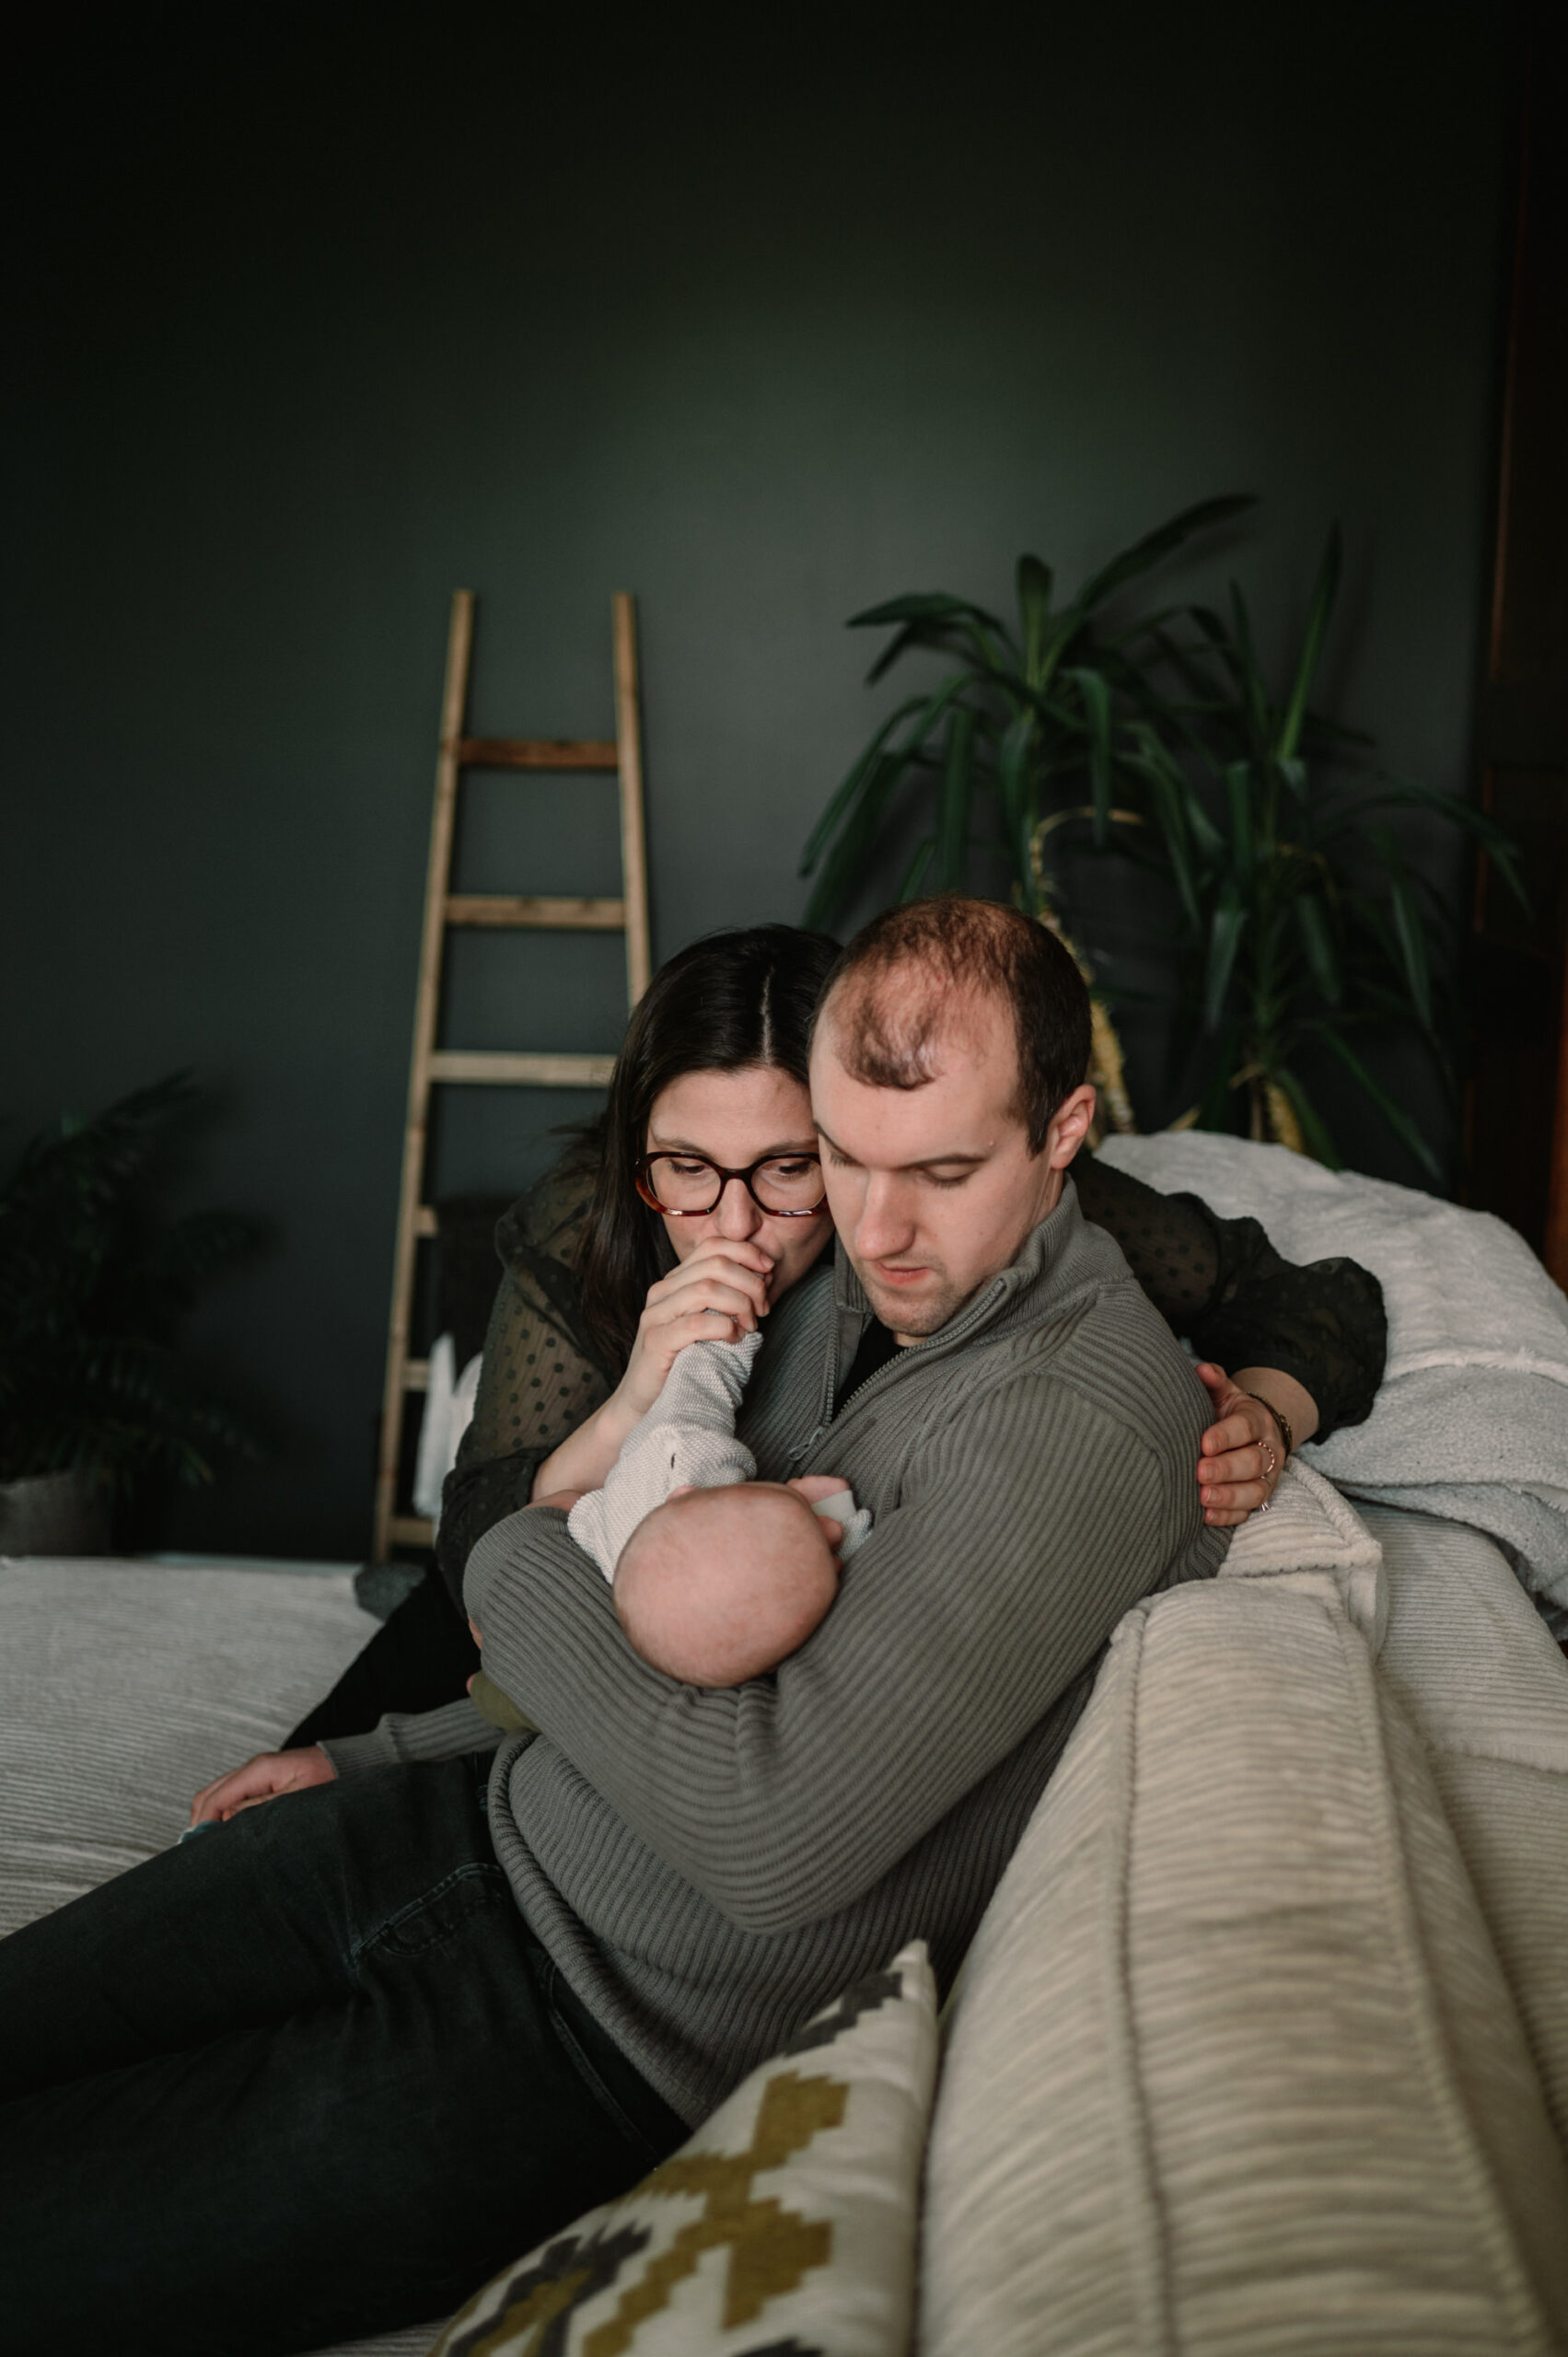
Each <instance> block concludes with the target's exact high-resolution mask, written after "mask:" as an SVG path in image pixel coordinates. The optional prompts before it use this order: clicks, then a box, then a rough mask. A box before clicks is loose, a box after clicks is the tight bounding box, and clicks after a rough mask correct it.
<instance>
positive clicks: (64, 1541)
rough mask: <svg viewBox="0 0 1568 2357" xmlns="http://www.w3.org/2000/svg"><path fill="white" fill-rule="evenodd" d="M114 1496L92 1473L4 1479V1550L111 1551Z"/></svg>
mask: <svg viewBox="0 0 1568 2357" xmlns="http://www.w3.org/2000/svg"><path fill="white" fill-rule="evenodd" d="M112 1547H113V1538H112V1534H111V1532H110V1515H109V1501H108V1499H107V1498H106V1497H105V1496H104V1494H103V1492H102V1490H101V1489H100V1488H99V1484H98V1483H97V1482H96V1481H94V1480H93V1479H92V1476H91V1475H90V1474H87V1473H34V1474H31V1475H29V1477H28V1479H27V1480H22V1481H0V1555H107V1554H109V1553H110V1551H111V1550H112Z"/></svg>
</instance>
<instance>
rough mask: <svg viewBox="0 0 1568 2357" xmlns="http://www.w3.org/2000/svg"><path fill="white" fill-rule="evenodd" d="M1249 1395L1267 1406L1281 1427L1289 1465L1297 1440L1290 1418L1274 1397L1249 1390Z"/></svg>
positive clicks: (1260, 1404) (1285, 1459)
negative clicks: (1277, 1406) (1276, 1405)
mask: <svg viewBox="0 0 1568 2357" xmlns="http://www.w3.org/2000/svg"><path fill="white" fill-rule="evenodd" d="M1247 1397H1248V1398H1249V1399H1256V1401H1257V1402H1258V1405H1259V1407H1260V1408H1267V1410H1268V1411H1269V1413H1270V1415H1271V1416H1272V1418H1273V1420H1274V1422H1275V1423H1276V1424H1278V1426H1279V1428H1280V1438H1281V1439H1282V1440H1283V1443H1284V1445H1285V1456H1284V1461H1285V1463H1286V1464H1287V1465H1288V1464H1289V1463H1290V1459H1291V1451H1292V1450H1293V1449H1294V1448H1295V1440H1294V1438H1293V1437H1292V1434H1291V1429H1290V1420H1289V1418H1288V1417H1287V1416H1286V1415H1285V1414H1284V1412H1283V1410H1282V1409H1279V1408H1276V1407H1275V1405H1274V1403H1273V1401H1272V1399H1264V1397H1263V1395H1262V1393H1261V1392H1260V1391H1249V1393H1248V1394H1247Z"/></svg>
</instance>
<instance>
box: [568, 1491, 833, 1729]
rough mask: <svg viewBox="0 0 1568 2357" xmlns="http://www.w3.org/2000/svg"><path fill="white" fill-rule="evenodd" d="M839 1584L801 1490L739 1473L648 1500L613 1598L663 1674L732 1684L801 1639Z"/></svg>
mask: <svg viewBox="0 0 1568 2357" xmlns="http://www.w3.org/2000/svg"><path fill="white" fill-rule="evenodd" d="M838 1585H839V1567H838V1564H837V1562H835V1560H834V1557H833V1550H832V1549H831V1547H830V1545H829V1543H828V1538H827V1534H826V1532H825V1531H824V1530H823V1527H822V1525H821V1522H820V1520H819V1518H818V1516H817V1515H814V1514H813V1513H812V1511H811V1509H810V1507H809V1506H808V1505H807V1503H806V1501H805V1499H804V1498H803V1497H801V1496H800V1494H799V1492H797V1491H795V1490H789V1489H785V1488H784V1487H783V1486H782V1485H781V1484H780V1483H778V1482H775V1481H747V1482H739V1483H736V1484H734V1485H733V1486H731V1487H729V1488H727V1489H722V1490H686V1491H683V1492H681V1493H680V1494H679V1496H677V1497H673V1498H667V1499H666V1501H665V1503H664V1504H663V1505H661V1506H656V1507H655V1509H654V1511H653V1513H652V1514H650V1515H646V1516H645V1519H644V1520H643V1521H642V1522H640V1523H639V1524H638V1525H637V1527H636V1529H635V1530H634V1531H633V1533H632V1536H631V1538H629V1539H628V1540H627V1542H626V1545H625V1546H624V1548H623V1549H622V1550H621V1561H620V1562H619V1563H618V1564H617V1565H616V1567H615V1608H616V1611H617V1612H618V1613H619V1614H620V1616H621V1627H622V1628H623V1629H624V1630H625V1631H626V1634H627V1636H628V1637H629V1638H630V1639H631V1641H632V1643H633V1646H634V1648H635V1649H636V1651H637V1652H638V1653H640V1654H641V1655H642V1656H643V1659H644V1660H645V1661H646V1662H650V1663H651V1664H652V1665H653V1666H654V1668H655V1669H661V1670H663V1671H664V1673H665V1675H666V1677H667V1678H679V1679H681V1680H682V1682H683V1683H684V1684H686V1685H688V1686H739V1685H742V1684H743V1683H744V1682H745V1680H746V1679H747V1678H761V1676H762V1674H763V1673H764V1671H766V1670H770V1669H773V1668H776V1667H777V1666H778V1664H779V1663H780V1662H781V1661H783V1660H784V1656H785V1655H787V1654H792V1653H794V1652H795V1650H796V1647H797V1646H799V1645H803V1644H804V1643H805V1642H806V1640H807V1637H808V1636H809V1635H810V1634H811V1631H812V1630H813V1629H815V1628H816V1626H817V1624H818V1622H819V1620H821V1619H822V1617H823V1615H824V1613H825V1612H826V1611H827V1609H828V1607H829V1606H830V1604H831V1603H832V1600H833V1598H834V1596H835V1595H836V1594H837V1593H838Z"/></svg>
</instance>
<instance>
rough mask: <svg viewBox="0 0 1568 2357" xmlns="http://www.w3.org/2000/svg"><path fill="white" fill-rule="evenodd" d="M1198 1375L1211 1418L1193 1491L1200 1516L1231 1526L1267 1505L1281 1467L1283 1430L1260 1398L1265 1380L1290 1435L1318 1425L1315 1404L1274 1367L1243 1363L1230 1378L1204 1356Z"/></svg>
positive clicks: (1304, 1435)
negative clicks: (1199, 1504) (1210, 1405)
mask: <svg viewBox="0 0 1568 2357" xmlns="http://www.w3.org/2000/svg"><path fill="white" fill-rule="evenodd" d="M1198 1379H1199V1381H1200V1382H1201V1383H1202V1386H1203V1387H1204V1389H1205V1390H1206V1391H1207V1392H1208V1394H1209V1397H1210V1399H1212V1400H1213V1401H1214V1418H1215V1421H1214V1422H1213V1423H1212V1424H1211V1425H1210V1426H1209V1429H1208V1431H1207V1432H1206V1433H1205V1434H1203V1437H1202V1440H1201V1441H1200V1442H1199V1444H1198V1450H1199V1455H1198V1490H1199V1494H1200V1496H1201V1497H1202V1501H1203V1520H1204V1521H1205V1522H1207V1523H1212V1524H1214V1526H1215V1527H1216V1528H1220V1529H1226V1528H1232V1527H1235V1526H1236V1525H1237V1524H1238V1523H1243V1522H1245V1521H1246V1520H1247V1517H1248V1515H1249V1514H1253V1513H1256V1511H1257V1510H1258V1508H1259V1507H1260V1506H1263V1505H1266V1504H1268V1502H1269V1500H1270V1499H1271V1498H1272V1496H1273V1494H1274V1492H1275V1491H1276V1490H1277V1489H1278V1487H1279V1485H1280V1476H1281V1475H1282V1474H1283V1471H1284V1469H1285V1457H1286V1456H1287V1454H1288V1451H1287V1450H1286V1447H1285V1441H1284V1434H1283V1430H1282V1429H1281V1426H1280V1424H1279V1422H1278V1421H1277V1419H1276V1418H1275V1416H1274V1415H1273V1413H1272V1411H1271V1410H1270V1409H1269V1408H1268V1407H1267V1406H1265V1404H1264V1402H1263V1401H1262V1399H1259V1398H1257V1397H1256V1396H1255V1395H1256V1393H1257V1391H1258V1389H1259V1387H1260V1386H1262V1385H1264V1384H1267V1386H1268V1387H1269V1388H1270V1390H1271V1391H1272V1392H1274V1393H1275V1394H1277V1395H1278V1397H1279V1402H1280V1407H1281V1409H1282V1410H1283V1412H1284V1414H1285V1415H1287V1416H1288V1417H1289V1419H1290V1425H1291V1433H1292V1437H1293V1438H1294V1439H1295V1441H1297V1442H1300V1441H1304V1440H1310V1438H1311V1436H1312V1434H1314V1433H1315V1432H1316V1431H1317V1429H1318V1407H1317V1402H1316V1401H1315V1400H1314V1399H1313V1398H1312V1395H1311V1394H1310V1392H1308V1391H1306V1390H1304V1389H1303V1387H1302V1386H1301V1385H1300V1384H1299V1383H1297V1382H1295V1380H1294V1378H1293V1377H1292V1376H1288V1375H1282V1374H1281V1373H1280V1372H1279V1370H1278V1369H1277V1368H1272V1367H1246V1368H1244V1369H1243V1370H1242V1373H1241V1375H1240V1376H1237V1377H1236V1378H1235V1379H1234V1380H1233V1379H1232V1377H1231V1376H1228V1375H1226V1373H1225V1369H1224V1367H1223V1366H1215V1365H1214V1363H1213V1362H1212V1361H1211V1360H1203V1361H1202V1362H1201V1363H1200V1364H1199V1367H1198Z"/></svg>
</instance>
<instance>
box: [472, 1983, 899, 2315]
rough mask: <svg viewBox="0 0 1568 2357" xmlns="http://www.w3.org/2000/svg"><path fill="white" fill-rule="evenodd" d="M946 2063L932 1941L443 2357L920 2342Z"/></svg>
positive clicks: (805, 2041)
mask: <svg viewBox="0 0 1568 2357" xmlns="http://www.w3.org/2000/svg"><path fill="white" fill-rule="evenodd" d="M935 2061H936V1992H935V1985H934V1983H933V1980H932V1975H931V1968H930V1965H929V1963H928V1962H927V1960H926V1954H925V1945H924V1942H923V1941H920V1940H916V1941H914V1942H912V1944H911V1945H910V1946H908V1947H906V1948H904V1949H903V1950H902V1951H901V1952H900V1954H899V1955H898V1956H895V1957H894V1959H893V1961H892V1963H891V1964H890V1965H889V1967H888V1968H887V1970H886V1971H884V1972H879V1973H875V1974H873V1975H871V1976H870V1978H869V1979H867V1980H862V1981H860V1982H857V1984H856V1985H855V1986H854V1988H853V1989H850V1990H848V1991H845V1993H844V1994H843V1995H842V1997H840V1998H839V1999H838V2000H837V2001H836V2003H833V2004H831V2005H830V2006H828V2007H826V2008H825V2009H824V2011H823V2012H822V2013H820V2014H817V2015H816V2016H815V2017H814V2018H813V2019H812V2020H811V2021H810V2022H808V2023H807V2025H806V2026H805V2027H804V2028H803V2029H801V2030H799V2031H797V2033H796V2036H795V2037H794V2038H791V2040H790V2041H789V2044H788V2045H787V2046H786V2047H785V2048H784V2051H783V2052H782V2053H781V2054H777V2055H775V2056H774V2057H773V2058H772V2061H768V2062H764V2063H763V2064H761V2066H760V2068H759V2069H757V2070H755V2071H753V2072H752V2073H751V2074H750V2076H749V2078H747V2079H744V2080H742V2082H741V2084H740V2085H739V2086H738V2087H737V2088H736V2090H735V2092H734V2094H733V2095H732V2096H729V2097H728V2099H727V2100H726V2102H725V2103H723V2104H721V2105H720V2107H719V2108H718V2110H717V2111H715V2112H714V2115H713V2117H712V2118H711V2119H707V2120H705V2121H704V2122H703V2126H702V2127H701V2128H700V2129H699V2130H698V2131H697V2132H696V2134H695V2135H694V2136H693V2137H692V2138H691V2142H689V2143H687V2144H684V2145H683V2146H682V2147H681V2149H680V2151H679V2153H676V2154H672V2155H671V2157H670V2158H669V2159H668V2161H666V2162H665V2163H664V2164H663V2165H662V2166H661V2167H659V2168H657V2169H656V2170H655V2171H654V2173H653V2175H652V2176H651V2177H645V2179H644V2181H643V2183H642V2184H641V2185H639V2186H636V2187H634V2188H633V2190H632V2191H631V2192H630V2193H628V2194H624V2195H622V2197H621V2200H619V2201H611V2202H607V2203H606V2204H605V2205H604V2207H603V2208H602V2209H598V2210H593V2211H590V2212H588V2214H587V2217H584V2218H579V2219H578V2220H577V2222H576V2223H575V2225H573V2226H568V2227H567V2228H565V2230H564V2231H563V2233H561V2234H559V2235H552V2236H551V2238H550V2240H549V2241H548V2242H546V2243H543V2244H541V2245H540V2247H539V2248H538V2249H536V2250H531V2251H529V2252H528V2254H527V2255H526V2256H525V2257H524V2258H520V2259H518V2260H517V2263H516V2264H515V2265H514V2266H511V2267H508V2268H505V2269H504V2270H502V2272H501V2273H500V2274H499V2275H497V2276H495V2277H494V2278H493V2280H492V2281H491V2282H488V2283H487V2284H486V2285H485V2286H484V2288H483V2290H482V2291H481V2292H479V2293H476V2294H475V2295H474V2297H473V2298H472V2299H471V2300H470V2302H469V2304H468V2305H467V2306H466V2307H465V2308H464V2309H463V2310H462V2311H461V2313H460V2314H459V2315H458V2316H455V2317H454V2318H453V2320H452V2322H451V2323H450V2324H449V2325H448V2326H447V2329H446V2331H445V2332H444V2333H443V2334H442V2336H441V2339H440V2340H439V2341H438V2342H437V2344H436V2349H435V2350H434V2351H432V2357H904V2352H905V2351H907V2350H908V2347H909V2341H910V2330H911V2320H912V2302H913V2282H914V2248H915V2204H916V2200H917V2195H918V2189H919V2183H920V2173H921V2162H922V2154H923V2148H924V2143H925V2131H926V2123H927V2119H928V2117H929V2114H930V2109H931V2094H932V2084H933V2080H934V2076H935Z"/></svg>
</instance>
